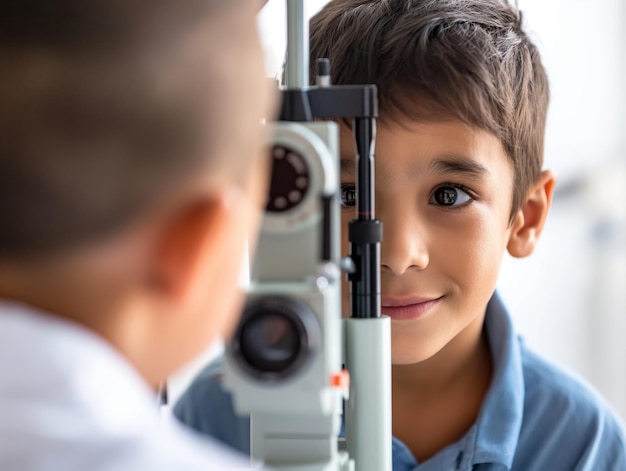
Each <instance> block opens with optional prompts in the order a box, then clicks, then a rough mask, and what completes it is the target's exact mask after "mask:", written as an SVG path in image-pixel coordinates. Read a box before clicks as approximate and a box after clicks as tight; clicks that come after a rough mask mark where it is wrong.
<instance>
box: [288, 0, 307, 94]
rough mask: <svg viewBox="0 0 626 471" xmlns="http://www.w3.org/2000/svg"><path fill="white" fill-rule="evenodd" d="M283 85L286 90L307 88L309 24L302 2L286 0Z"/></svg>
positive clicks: (301, 0) (302, 0)
mask: <svg viewBox="0 0 626 471" xmlns="http://www.w3.org/2000/svg"><path fill="white" fill-rule="evenodd" d="M285 85H286V87H287V88H288V89H289V88H308V86H309V22H308V21H306V18H305V8H304V0H287V62H286V65H285Z"/></svg>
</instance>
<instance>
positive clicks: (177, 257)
mask: <svg viewBox="0 0 626 471" xmlns="http://www.w3.org/2000/svg"><path fill="white" fill-rule="evenodd" d="M232 200H233V195H232V194H230V193H227V192H221V193H220V192H218V193H217V194H215V195H214V196H213V197H211V198H207V199H205V200H201V201H198V202H196V203H194V204H190V205H189V206H188V207H187V208H186V209H184V210H182V211H180V212H179V213H178V215H176V216H174V217H173V218H172V219H171V220H170V221H169V223H167V224H166V226H165V227H164V229H163V233H162V237H161V238H160V243H159V244H158V245H157V247H156V251H155V253H154V255H153V259H152V263H151V264H150V268H149V269H150V275H149V280H150V288H151V290H153V291H154V290H156V291H157V292H158V293H159V295H160V296H164V297H165V298H167V299H169V300H170V301H171V302H174V303H176V304H179V305H180V304H188V303H193V302H194V297H195V295H196V293H198V291H199V290H200V291H203V290H206V288H207V286H206V284H205V283H206V280H207V279H208V278H210V277H212V276H216V275H217V273H211V272H212V271H214V272H217V271H219V270H220V267H221V266H222V265H221V261H222V259H223V258H224V256H225V254H228V253H231V252H229V249H228V247H229V245H228V244H229V238H230V237H229V235H232V233H233V227H234V226H233V225H234V223H235V221H236V219H237V215H236V212H237V211H236V205H235V204H234V202H233V201H232ZM231 242H232V241H231ZM199 285H202V286H199Z"/></svg>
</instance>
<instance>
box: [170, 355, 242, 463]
mask: <svg viewBox="0 0 626 471" xmlns="http://www.w3.org/2000/svg"><path fill="white" fill-rule="evenodd" d="M220 371H221V362H220V361H219V360H218V361H216V362H214V363H211V364H210V365H209V366H207V367H206V368H205V369H204V370H203V371H202V372H201V373H200V374H199V375H198V376H197V377H196V378H195V379H194V381H193V382H192V383H191V385H190V386H189V388H188V389H187V390H186V391H185V393H184V394H183V395H182V396H181V397H180V399H179V400H178V402H177V403H176V405H175V406H174V416H175V417H176V418H177V419H178V420H179V421H180V422H182V423H183V424H185V425H187V426H189V427H191V428H193V429H195V430H196V431H198V432H200V433H202V434H205V435H210V436H211V437H213V438H215V439H216V440H219V441H221V442H223V443H225V444H227V445H229V446H231V447H233V448H235V449H236V450H239V451H240V452H242V453H245V454H248V455H249V454H250V419H249V417H240V416H238V415H237V414H235V411H234V408H233V402H232V397H231V394H230V393H229V392H227V391H226V390H224V388H223V387H222V385H221V374H220Z"/></svg>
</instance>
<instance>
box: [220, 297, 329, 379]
mask: <svg viewBox="0 0 626 471" xmlns="http://www.w3.org/2000/svg"><path fill="white" fill-rule="evenodd" d="M320 344H321V332H320V327H319V323H318V320H317V318H316V316H315V314H314V313H313V311H312V310H311V308H310V307H309V306H308V305H307V304H306V303H304V302H301V301H300V300H298V299H294V298H286V297H283V296H263V297H260V298H256V299H253V300H251V301H250V302H248V304H247V305H246V308H245V310H244V313H243V316H242V319H241V322H240V323H239V327H238V328H237V332H236V333H235V336H234V337H233V341H232V342H231V344H230V349H231V354H232V356H233V358H234V359H235V360H236V361H237V363H238V364H239V366H240V367H241V368H242V369H243V370H244V371H246V372H247V373H248V374H249V375H251V376H253V377H254V378H256V379H258V380H261V381H277V380H284V379H287V378H289V377H291V376H293V375H294V374H296V373H297V372H299V371H301V370H302V368H303V367H304V366H305V365H306V364H307V363H308V360H309V359H310V358H311V355H312V353H313V352H314V351H315V349H317V348H318V347H319V345H320Z"/></svg>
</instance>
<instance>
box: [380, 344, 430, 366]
mask: <svg viewBox="0 0 626 471" xmlns="http://www.w3.org/2000/svg"><path fill="white" fill-rule="evenodd" d="M436 353H437V349H436V348H427V347H426V346H423V347H422V348H416V347H415V344H413V345H410V346H402V345H397V343H396V344H393V343H392V345H391V364H392V365H394V366H408V365H415V364H417V363H422V362H424V361H426V360H428V359H430V358H432V357H433V356H434V355H435V354H436Z"/></svg>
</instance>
